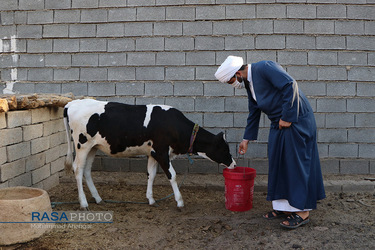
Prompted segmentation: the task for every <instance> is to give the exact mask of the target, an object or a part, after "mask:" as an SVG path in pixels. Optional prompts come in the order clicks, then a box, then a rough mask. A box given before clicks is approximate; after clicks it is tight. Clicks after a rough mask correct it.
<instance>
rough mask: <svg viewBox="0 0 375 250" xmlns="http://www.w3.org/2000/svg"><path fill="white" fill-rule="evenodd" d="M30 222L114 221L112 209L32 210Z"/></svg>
mask: <svg viewBox="0 0 375 250" xmlns="http://www.w3.org/2000/svg"><path fill="white" fill-rule="evenodd" d="M30 223H113V212H112V211H96V212H90V211H84V212H78V211H54V212H31V222H30Z"/></svg>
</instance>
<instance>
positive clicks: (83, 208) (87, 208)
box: [80, 207, 90, 211]
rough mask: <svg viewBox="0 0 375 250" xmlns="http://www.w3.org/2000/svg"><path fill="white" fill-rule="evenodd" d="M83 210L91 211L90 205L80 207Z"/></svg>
mask: <svg viewBox="0 0 375 250" xmlns="http://www.w3.org/2000/svg"><path fill="white" fill-rule="evenodd" d="M80 210H81V211H90V209H89V207H80Z"/></svg>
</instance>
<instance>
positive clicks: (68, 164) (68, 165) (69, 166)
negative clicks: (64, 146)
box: [64, 108, 73, 174]
mask: <svg viewBox="0 0 375 250" xmlns="http://www.w3.org/2000/svg"><path fill="white" fill-rule="evenodd" d="M64 125H65V132H66V139H67V142H68V153H67V155H66V158H65V173H67V174H71V173H72V172H73V144H72V134H71V131H70V126H69V120H68V108H65V109H64Z"/></svg>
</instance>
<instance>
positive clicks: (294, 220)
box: [280, 213, 310, 229]
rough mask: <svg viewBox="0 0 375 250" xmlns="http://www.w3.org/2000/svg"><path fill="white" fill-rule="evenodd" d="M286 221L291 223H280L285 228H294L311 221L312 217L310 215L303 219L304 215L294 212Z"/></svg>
mask: <svg viewBox="0 0 375 250" xmlns="http://www.w3.org/2000/svg"><path fill="white" fill-rule="evenodd" d="M286 221H287V222H288V223H289V225H285V224H284V223H283V222H281V223H280V225H281V226H282V227H285V228H289V229H294V228H297V227H299V226H302V225H305V224H307V223H308V222H309V221H310V219H309V217H307V218H306V219H302V217H301V216H299V215H298V214H296V213H292V214H291V215H289V216H288V217H287V218H286Z"/></svg>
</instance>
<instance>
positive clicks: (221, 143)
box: [200, 132, 236, 168]
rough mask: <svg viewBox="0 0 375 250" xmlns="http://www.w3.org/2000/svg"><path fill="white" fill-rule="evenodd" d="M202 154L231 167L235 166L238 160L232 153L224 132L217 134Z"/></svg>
mask: <svg viewBox="0 0 375 250" xmlns="http://www.w3.org/2000/svg"><path fill="white" fill-rule="evenodd" d="M200 155H202V156H203V157H206V158H209V159H210V160H212V161H215V162H217V163H219V164H223V165H225V166H226V167H229V168H234V167H235V166H236V162H235V160H234V159H233V157H232V155H231V154H230V150H229V145H228V143H227V141H226V140H225V137H224V133H223V132H220V133H219V134H217V135H215V136H214V139H213V142H212V143H211V145H210V146H209V148H207V150H206V153H205V155H203V154H200Z"/></svg>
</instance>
